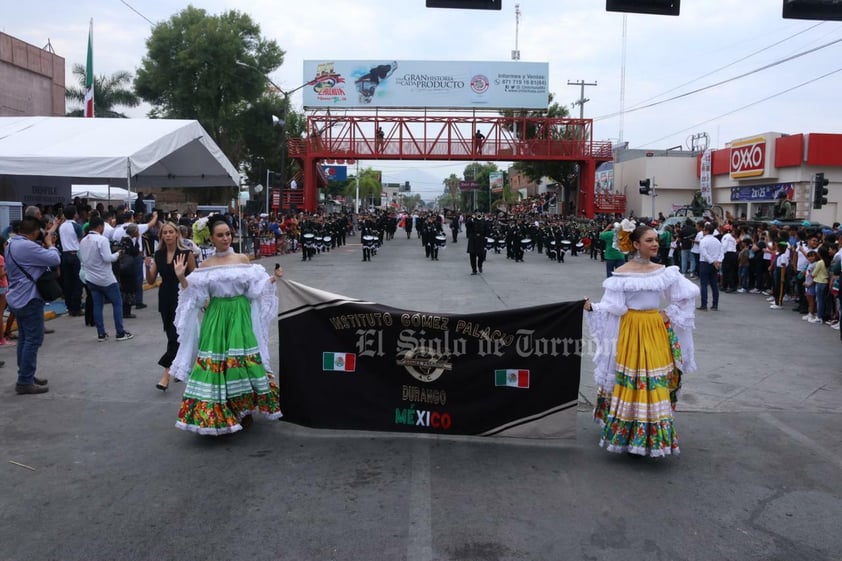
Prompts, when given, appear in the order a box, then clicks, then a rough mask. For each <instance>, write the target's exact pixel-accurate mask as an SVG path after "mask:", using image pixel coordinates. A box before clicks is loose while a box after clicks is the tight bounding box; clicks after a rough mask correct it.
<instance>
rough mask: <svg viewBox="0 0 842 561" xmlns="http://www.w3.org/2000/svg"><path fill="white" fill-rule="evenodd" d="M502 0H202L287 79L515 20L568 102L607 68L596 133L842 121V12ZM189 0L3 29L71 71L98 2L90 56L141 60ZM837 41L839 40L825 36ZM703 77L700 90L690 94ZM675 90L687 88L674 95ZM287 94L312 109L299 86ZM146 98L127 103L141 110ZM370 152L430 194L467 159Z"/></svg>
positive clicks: (492, 47)
mask: <svg viewBox="0 0 842 561" xmlns="http://www.w3.org/2000/svg"><path fill="white" fill-rule="evenodd" d="M502 2H503V9H502V10H500V11H477V10H443V9H431V8H426V7H425V0H312V1H310V2H301V1H299V0H198V1H196V2H194V5H195V6H197V7H200V8H203V9H205V10H206V11H208V12H209V13H211V14H219V13H222V12H225V11H228V10H238V11H241V12H245V13H247V14H249V15H250V16H251V17H252V18H253V19H254V20H255V21H256V22H258V23H259V24H260V26H261V31H262V33H263V35H264V36H265V37H267V38H269V39H274V40H275V41H276V42H277V43H278V44H279V45H280V47H281V48H282V49H283V50H284V51H285V52H286V56H285V59H284V64H283V65H282V66H281V67H280V68H279V69H278V70H276V71H275V72H273V73H272V74H270V78H271V79H272V81H273V82H275V83H276V84H278V85H280V86H281V87H283V88H285V89H293V88H296V87H298V86H300V85H301V84H302V83H303V82H304V81H305V79H304V76H303V70H302V62H303V61H304V60H305V59H307V60H309V59H363V60H368V59H388V60H398V61H400V60H476V61H508V60H511V51H512V50H513V49H514V48H515V46H516V45H515V42H516V31H517V48H518V50H519V51H520V53H521V60H522V61H530V62H546V63H549V74H550V91H551V92H553V93H554V94H555V96H556V100H558V101H559V102H560V103H561V104H563V105H567V106H569V107H570V111H571V114H572V115H573V116H578V114H579V107H578V106H577V107H572V106H571V104H572V103H573V102H574V101H576V100H577V99H578V98H579V94H580V88H579V87H578V86H570V85H568V81H580V80H584V81H585V82H596V83H597V86H594V87H587V88H586V89H585V97H586V98H588V99H589V101H588V102H587V103H585V104H584V116H585V118H590V119H593V120H594V139H595V140H610V141H612V142H615V143H616V142H618V141H619V140H620V139H622V140H623V141H625V142H628V143H629V146H630V147H631V148H648V149H666V148H672V147H676V146H682V147H684V149H687V143H688V139H689V137H690V136H691V135H694V134H698V133H707V135H708V136H709V139H710V146H711V147H712V148H721V147H724V146H725V145H726V143H728V142H730V141H732V140H734V139H737V138H743V137H747V136H752V135H755V134H758V133H763V132H770V131H773V132H782V133H790V134H794V133H809V132H836V133H839V132H842V110H840V102H839V92H840V91H842V22H817V21H806V20H784V19H782V18H781V7H782V3H783V0H684V1H683V2H682V6H681V15H680V16H678V17H670V16H653V15H641V14H628V15H627V16H626V18H625V21H626V37H625V41H624V40H623V31H622V30H623V20H624V16H623V15H622V14H619V13H613V12H606V11H605V2H604V1H603V0H520V1H519V2H514V1H513V0H502ZM516 3H517V4H519V5H520V12H521V16H520V23H519V25H516V17H515V4H516ZM187 5H188V3H186V2H181V1H177V0H75V1H74V2H66V1H65V0H42V1H39V2H19V3H16V7H15V9H14V10H4V13H3V15H2V18H0V30H2V31H4V32H5V33H8V34H10V35H13V36H15V37H17V38H19V39H22V40H24V41H26V42H29V43H32V44H34V45H36V46H39V47H40V46H44V45H46V44H47V42H48V41H49V42H50V44H51V45H52V47H53V49H54V50H55V52H56V54H58V55H60V56H63V57H64V58H65V60H66V63H67V80H68V82H70V81H71V79H72V78H71V73H70V68H71V66H72V64H73V63H83V64H84V62H85V57H86V49H87V35H88V23H89V20H90V18H93V19H94V68H95V72H96V73H97V74H105V75H110V74H111V73H113V72H115V71H118V70H128V71H130V72H132V73H133V72H134V71H135V70H136V69H137V68H138V67H139V66H140V64H141V60H142V58H143V56H144V55H145V53H146V44H145V42H146V39H147V38H148V37H149V35H150V32H151V29H152V24H151V23H150V21H151V22H153V23H155V22H162V21H166V20H168V19H169V18H170V17H171V16H172V15H174V14H176V13H177V12H179V11H181V10H182V9H184V8H185V7H186V6H187ZM834 41H839V42H837V43H834V44H831V45H829V46H824V45H826V44H828V43H832V42H834ZM624 45H625V65H623V58H624V57H623V52H624ZM814 49H815V50H814ZM811 50H813V52H809V53H806V54H803V55H802V56H797V55H800V54H801V53H805V52H806V51H811ZM790 57H794V58H791V60H786V59H790ZM781 61H783V62H781ZM766 66H769V68H766V69H764V70H759V71H756V70H758V69H761V68H763V67H766ZM623 70H624V72H623ZM754 71H756V72H754ZM829 73H830V75H828V76H825V77H823V78H821V77H822V76H824V75H826V74H829ZM623 74H624V75H625V80H624V85H625V103H624V104H623V103H621V89H622V88H621V84H622V83H623V80H622V79H621V77H622V76H623ZM744 74H748V75H746V76H744V77H742V78H736V79H734V78H735V77H738V76H741V75H744ZM715 84H718V85H715ZM712 85H715V86H714V87H710V86H712ZM698 89H702V90H703V91H700V92H697V93H689V94H688V92H691V91H693V90H698ZM684 94H688V95H684ZM675 96H681V97H680V98H679V99H675V100H672V101H664V100H666V99H667V98H670V97H675ZM659 101H662V103H656V102H659ZM292 102H293V107H295V108H297V109H299V110H300V109H301V97H300V92H299V93H296V94H294V95H293V97H292ZM653 103H656V104H655V105H654V106H652V107H647V108H643V109H637V110H636V108H637V107H639V106H641V105H647V104H653ZM621 109H624V111H621ZM148 110H149V107H148V106H144V107H141V108H139V109H136V110H129V111H127V113H128V114H129V115H130V116H132V117H143V116H145V113H146V112H147V111H148ZM621 115H622V117H621ZM362 164H363V165H369V164H370V165H372V166H373V167H375V168H377V169H381V170H383V172H384V180H385V181H392V182H398V181H400V182H402V181H403V180H404V179H405V178H412V179H413V182H412V185H413V191H414V192H420V193H421V194H422V196H425V197H429V196H431V195H436V194H439V193H440V192H441V188H442V187H441V185H442V183H441V182H442V180H443V179H444V178H445V177H447V176H448V175H449V174H450V173H451V172H454V173H457V174H460V173H461V170H462V169H463V168H464V165H465V162H461V163H455V164H454V163H443V162H436V163H429V164H428V163H419V162H409V161H407V162H362Z"/></svg>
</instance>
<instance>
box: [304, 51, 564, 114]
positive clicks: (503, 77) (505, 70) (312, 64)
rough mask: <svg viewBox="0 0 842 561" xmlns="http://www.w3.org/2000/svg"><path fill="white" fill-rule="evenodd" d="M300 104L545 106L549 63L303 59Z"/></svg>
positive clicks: (411, 106)
mask: <svg viewBox="0 0 842 561" xmlns="http://www.w3.org/2000/svg"><path fill="white" fill-rule="evenodd" d="M304 82H305V83H307V87H305V88H304V107H305V109H310V108H323V107H344V108H352V107H354V108H359V107H374V108H379V107H394V108H442V109H444V108H447V109H460V108H469V109H470V108H473V109H475V108H478V107H479V108H483V109H546V108H547V104H548V102H549V89H548V88H549V64H547V63H545V62H454V61H422V60H409V61H395V60H391V61H389V60H305V61H304Z"/></svg>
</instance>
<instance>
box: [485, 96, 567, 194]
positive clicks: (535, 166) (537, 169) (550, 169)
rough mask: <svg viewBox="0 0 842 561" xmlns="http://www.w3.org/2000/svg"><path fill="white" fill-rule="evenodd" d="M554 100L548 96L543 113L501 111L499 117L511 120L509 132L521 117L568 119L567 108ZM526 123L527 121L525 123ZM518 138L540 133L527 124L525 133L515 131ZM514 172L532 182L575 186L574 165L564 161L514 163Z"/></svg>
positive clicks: (558, 134) (557, 135)
mask: <svg viewBox="0 0 842 561" xmlns="http://www.w3.org/2000/svg"><path fill="white" fill-rule="evenodd" d="M554 99H555V94H552V93H551V94H550V96H549V105H548V106H547V109H546V110H545V111H510V110H507V111H503V112H501V115H503V116H504V117H509V118H512V119H513V124H512V125H510V126H509V127H508V128H509V130H513V129H514V128H515V127H516V126H518V125H517V124H516V123H517V119H518V118H522V117H527V118H530V117H552V118H562V117H569V116H570V112H569V111H568V110H567V107H565V106H563V105H559V104H558V102H557V101H555V100H554ZM527 123H528V121H527ZM517 132H518V136H519V137H520V138H535V137H536V136H537V135H538V133H539V132H540V131H538V130H537V128H536V126H535V124H533V123H528V124H527V126H526V131H517ZM564 134H565V132H564V131H550V135H551V136H552V137H554V138H563V135H564ZM512 167H513V168H514V169H515V170H516V171H519V172H521V173H523V174H524V175H526V176H527V177H528V178H529V179H531V180H532V181H538V180H540V179H541V178H542V177H549V178H551V179H553V180H555V181H557V182H559V183H561V184H562V185H564V186H565V187H568V188H575V187H576V185H577V181H576V178H577V170H576V165H575V164H574V163H573V162H564V161H552V160H546V161H521V162H516V163H515V164H514V165H513V166H512Z"/></svg>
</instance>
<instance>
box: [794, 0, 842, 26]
mask: <svg viewBox="0 0 842 561" xmlns="http://www.w3.org/2000/svg"><path fill="white" fill-rule="evenodd" d="M783 17H784V19H820V20H834V21H841V20H842V3H840V2H839V0H784V11H783Z"/></svg>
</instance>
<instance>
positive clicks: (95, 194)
mask: <svg viewBox="0 0 842 561" xmlns="http://www.w3.org/2000/svg"><path fill="white" fill-rule="evenodd" d="M70 194H71V195H72V196H73V198H74V199H75V198H76V197H79V198H80V199H88V200H89V201H133V200H135V199H136V198H137V193H130V192H129V191H128V190H126V189H123V188H122V187H112V186H111V185H72V186H71V193H70Z"/></svg>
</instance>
